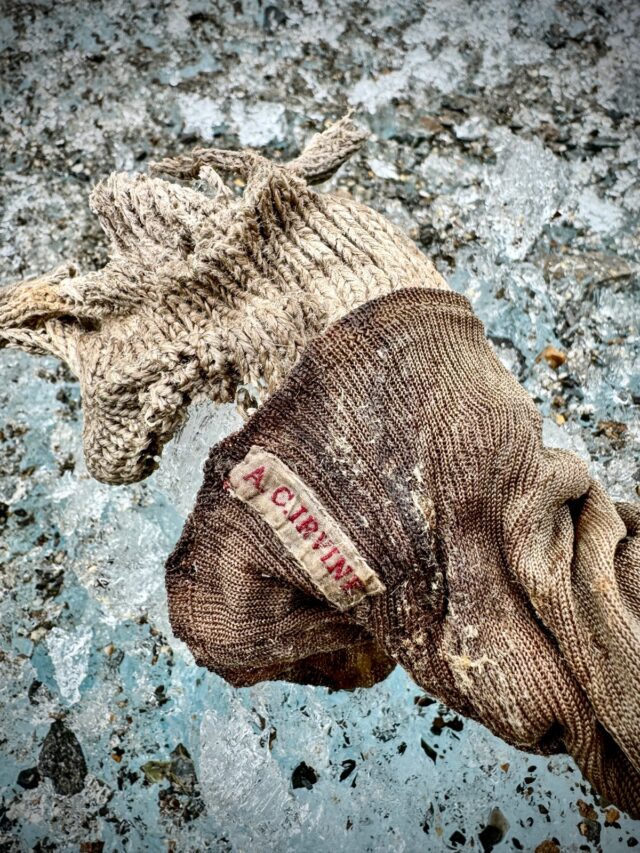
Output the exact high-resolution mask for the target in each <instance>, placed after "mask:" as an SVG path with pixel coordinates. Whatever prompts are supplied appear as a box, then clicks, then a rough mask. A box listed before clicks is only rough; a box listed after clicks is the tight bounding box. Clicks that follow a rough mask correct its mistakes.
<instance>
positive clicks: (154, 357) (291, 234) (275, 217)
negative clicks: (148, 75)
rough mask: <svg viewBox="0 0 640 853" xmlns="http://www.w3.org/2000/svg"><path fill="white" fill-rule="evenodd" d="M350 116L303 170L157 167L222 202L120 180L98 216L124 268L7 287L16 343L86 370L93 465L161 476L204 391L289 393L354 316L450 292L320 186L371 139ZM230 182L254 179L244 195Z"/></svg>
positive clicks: (146, 180) (249, 160)
mask: <svg viewBox="0 0 640 853" xmlns="http://www.w3.org/2000/svg"><path fill="white" fill-rule="evenodd" d="M364 138H365V136H364V134H363V133H362V132H360V131H359V130H358V129H357V128H356V127H355V126H354V125H353V124H352V122H351V120H350V119H349V117H346V118H344V119H342V120H341V121H339V122H337V123H336V124H334V125H333V126H331V127H330V128H329V129H328V130H327V131H326V132H324V133H321V134H318V135H316V136H314V137H313V138H312V140H311V141H310V143H309V144H308V145H307V147H306V148H305V149H304V151H303V153H302V154H301V155H300V156H299V157H298V158H296V159H295V160H293V161H292V162H291V163H289V164H288V165H285V166H282V165H277V164H275V163H273V162H270V161H268V160H266V159H265V158H264V157H261V156H260V155H258V154H256V153H254V152H252V151H219V150H197V151H195V152H194V153H193V155H190V156H186V157H178V158H176V159H172V160H166V161H164V162H162V163H160V164H159V165H158V167H156V171H162V172H164V173H167V174H170V175H172V176H175V177H179V178H195V177H199V178H200V179H201V180H204V181H205V182H206V183H207V184H208V185H209V186H210V188H212V189H213V190H214V192H213V193H209V194H207V193H205V192H200V191H198V190H197V189H193V188H189V187H185V186H182V185H178V184H173V183H170V182H168V181H165V180H161V179H159V178H151V177H147V176H144V175H134V176H130V175H125V174H113V175H111V176H110V177H109V178H107V179H106V180H105V181H103V182H102V183H100V184H98V186H97V187H96V188H95V189H94V191H93V193H92V195H91V206H92V209H93V210H94V211H95V212H96V213H97V214H98V216H99V217H100V221H101V224H102V226H103V228H104V230H105V232H106V233H107V235H108V236H109V238H110V240H111V260H110V261H109V263H108V264H107V265H106V266H105V267H104V268H103V269H101V270H99V271H98V272H90V273H87V274H85V275H78V274H77V273H76V271H75V269H74V268H73V267H72V266H70V265H68V266H65V267H61V268H59V269H57V270H55V271H54V272H52V273H50V274H48V275H46V276H43V277H42V278H36V279H31V280H28V281H25V282H22V283H19V284H16V285H11V286H9V287H5V288H2V289H0V346H17V347H20V348H22V349H25V350H28V351H30V352H34V353H41V354H42V353H46V354H53V355H56V356H58V357H59V358H61V359H63V360H64V361H66V362H67V363H68V364H69V366H70V368H71V370H72V371H73V372H74V373H75V374H76V375H77V376H78V378H79V380H80V385H81V391H82V401H83V408H84V450H85V458H86V462H87V467H88V469H89V471H90V472H91V473H92V474H93V476H94V477H96V478H97V479H98V480H102V481H103V482H107V483H128V482H135V481H137V480H141V479H143V478H144V477H146V476H148V475H149V474H150V473H151V472H152V470H153V469H154V468H155V467H156V464H157V457H158V455H159V454H160V452H161V450H162V448H163V446H164V444H165V443H166V442H167V441H168V440H169V439H170V438H171V436H172V435H173V434H174V433H175V431H176V429H177V428H178V427H179V426H180V425H181V424H182V423H183V421H184V419H185V417H186V413H187V408H188V406H189V404H190V403H191V401H192V400H193V399H194V398H196V397H198V396H202V395H204V396H207V397H209V398H211V399H212V400H214V401H216V402H228V401H232V400H233V399H234V397H235V394H236V390H237V388H238V386H239V385H242V384H244V383H251V384H253V385H254V386H256V387H257V388H258V390H259V393H260V394H261V397H262V398H264V397H265V396H266V395H268V394H269V393H271V392H272V391H273V390H275V389H276V388H277V387H278V385H279V383H280V382H281V380H282V379H283V377H284V376H285V375H286V373H287V372H288V371H289V370H290V368H291V366H292V365H293V364H294V362H295V361H296V360H297V359H298V357H299V355H300V353H301V352H302V350H303V348H304V347H305V345H306V344H307V342H308V341H309V340H310V339H311V338H313V337H315V336H316V335H318V334H319V333H320V332H322V331H323V330H324V329H325V328H326V327H327V326H328V325H329V324H331V323H332V322H333V321H335V320H337V319H338V318H340V317H341V316H343V315H345V314H347V313H348V312H349V311H351V310H352V309H353V308H355V307H357V306H358V305H360V304H362V303H365V302H367V301H369V300H371V299H373V298H375V297H377V296H381V295H384V294H386V293H390V292H391V291H395V290H398V289H401V288H406V287H436V288H446V284H445V282H444V280H443V279H442V278H441V277H440V275H439V274H438V273H437V272H436V270H435V268H434V266H433V264H432V263H431V262H430V261H429V260H427V259H426V258H425V257H424V256H423V255H422V254H420V252H419V251H418V250H417V249H416V248H415V246H414V245H413V243H412V242H411V241H410V240H409V239H408V238H407V237H405V236H404V235H402V234H401V233H400V232H399V231H397V230H396V229H395V228H394V227H393V226H392V225H391V224H390V223H389V222H387V221H386V220H385V219H384V218H383V217H382V216H380V215H379V214H378V213H376V212H375V211H373V210H371V209H370V208H367V207H365V206H363V205H361V204H358V203H356V202H354V201H351V200H349V199H348V198H344V197H342V196H338V195H334V194H331V193H327V194H323V195H320V194H318V193H316V192H314V191H313V190H312V189H310V186H309V185H310V184H313V183H317V182H319V181H322V180H325V179H326V178H327V177H329V176H330V175H331V174H333V172H335V170H336V169H337V168H338V167H339V166H340V165H341V164H342V163H343V162H344V161H345V160H346V159H347V158H348V157H349V156H350V155H351V154H352V153H353V152H354V151H356V150H357V149H358V147H359V146H360V145H361V144H362V142H363V141H364ZM219 172H230V173H233V174H235V175H237V176H240V177H241V178H243V179H244V181H245V182H246V186H245V189H244V193H243V195H242V197H241V198H237V197H236V196H234V194H233V193H232V192H231V191H230V190H229V189H228V188H227V187H226V186H225V184H224V183H223V181H222V178H221V177H220V176H219Z"/></svg>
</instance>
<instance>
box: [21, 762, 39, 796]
mask: <svg viewBox="0 0 640 853" xmlns="http://www.w3.org/2000/svg"><path fill="white" fill-rule="evenodd" d="M16 782H17V783H18V785H20V787H21V788H25V789H26V790H31V789H33V788H37V787H38V785H39V784H40V773H39V772H38V768H37V767H27V768H25V769H24V770H21V771H20V772H19V773H18V778H17V780H16Z"/></svg>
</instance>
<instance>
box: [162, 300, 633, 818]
mask: <svg viewBox="0 0 640 853" xmlns="http://www.w3.org/2000/svg"><path fill="white" fill-rule="evenodd" d="M354 555H355V556H354ZM321 570H324V577H323V575H322V571H321ZM372 575H373V577H372ZM166 583H167V590H168V596H169V609H170V618H171V623H172V626H173V629H174V631H175V633H176V634H177V635H178V636H179V637H181V638H183V639H184V640H185V641H186V642H187V643H188V644H189V646H190V648H191V649H192V651H193V653H194V655H195V658H196V661H197V662H198V663H199V664H200V665H203V666H206V667H209V668H210V669H212V670H215V671H216V672H218V673H220V674H221V675H222V676H223V677H224V678H226V679H228V680H229V681H230V682H232V683H233V684H235V685H249V684H253V683H254V682H256V681H259V680H262V679H268V678H291V679H293V680H302V681H309V682H311V683H326V684H331V685H333V686H335V685H336V684H337V685H338V686H342V682H343V679H344V684H345V685H347V686H353V685H354V684H367V683H371V682H372V681H374V680H375V679H376V678H379V677H382V676H383V675H384V674H385V672H386V671H387V670H388V668H389V666H390V665H391V661H397V662H398V663H399V664H401V665H402V666H403V667H405V668H406V670H407V671H408V672H409V673H410V674H411V675H412V677H413V678H414V679H415V681H416V682H417V683H418V684H419V685H420V686H421V687H422V688H424V689H425V690H426V691H428V692H429V693H430V694H432V695H433V696H435V697H436V698H437V699H439V700H441V701H442V702H445V703H446V704H447V705H449V706H450V707H451V708H453V709H455V710H456V711H457V712H459V713H461V714H464V715H466V716H468V717H471V718H473V719H475V720H478V721H480V722H482V723H483V724H484V725H486V726H487V727H488V728H489V729H490V730H491V731H492V732H494V733H495V734H496V735H498V736H500V737H501V738H503V739H504V740H506V741H508V742H509V743H512V744H515V745H516V746H518V747H520V748H522V749H525V750H530V751H534V752H539V753H543V754H549V753H554V752H564V751H566V752H568V753H569V754H571V755H572V756H573V757H574V759H575V761H576V762H577V764H578V766H579V767H580V769H581V770H582V772H583V773H584V775H585V777H586V778H587V779H588V780H589V781H590V782H591V783H593V785H594V786H595V787H596V789H597V790H598V791H599V792H600V793H601V794H602V795H604V796H605V797H606V798H607V799H609V800H610V801H612V802H614V803H616V804H617V805H618V806H620V807H621V808H623V809H625V810H626V811H628V812H629V813H631V814H632V815H635V816H636V817H640V775H639V772H640V622H639V620H640V595H639V590H640V508H639V507H638V506H635V505H630V504H614V503H613V502H612V501H611V500H610V499H609V498H608V497H607V495H606V494H605V492H604V491H603V489H602V487H601V486H600V485H599V484H598V483H597V482H595V481H593V480H592V479H591V478H590V476H589V474H588V471H587V468H586V466H585V464H584V463H583V462H582V461H581V460H580V459H579V458H578V457H576V456H575V455H573V454H571V453H569V452H567V451H563V450H557V449H546V448H545V447H544V446H543V445H542V440H541V418H540V416H539V414H538V413H537V411H536V409H535V407H534V405H533V403H532V402H531V400H530V398H529V397H528V395H527V394H526V393H525V391H524V390H523V389H522V388H521V387H520V386H519V385H518V383H517V382H516V380H515V379H514V378H513V377H512V376H511V375H510V374H509V373H508V372H507V371H506V370H505V368H504V367H503V366H502V365H501V363H500V362H499V360H498V359H497V358H496V356H495V355H494V354H493V352H492V350H491V348H490V346H489V344H488V343H487V341H486V338H485V336H484V332H483V327H482V325H481V323H480V322H479V321H478V320H477V319H476V318H475V317H474V315H473V313H472V311H471V308H470V306H469V303H468V302H467V300H466V299H464V298H463V297H462V296H460V295H458V294H455V293H452V292H450V291H445V290H435V289H424V290H419V289H408V290H404V291H399V292H396V293H393V294H390V295H388V296H383V297H381V298H379V299H376V300H374V301H372V302H370V303H369V304H367V305H364V306H361V307H359V308H358V309H356V310H355V311H353V312H352V313H351V314H349V315H348V316H347V317H345V318H343V319H342V320H340V321H339V322H337V323H335V324H334V325H332V326H331V327H330V328H329V329H328V330H327V331H326V332H325V333H324V334H323V335H321V336H320V337H318V338H317V339H316V340H315V341H313V342H312V343H311V344H310V345H309V346H308V347H307V349H306V351H305V353H304V354H303V356H302V359H301V360H300V361H299V362H298V364H297V365H296V366H295V367H294V368H293V370H292V371H291V373H290V375H289V376H288V377H287V379H286V381H285V382H284V384H283V385H282V387H281V388H280V389H279V390H278V391H277V392H276V393H275V394H274V395H273V396H272V397H271V398H270V399H269V400H268V401H267V402H266V403H265V405H264V406H263V407H261V408H260V409H259V410H258V411H257V413H256V414H255V415H254V416H253V417H252V418H251V419H250V420H249V421H248V423H247V424H246V425H245V427H244V428H243V429H242V430H240V431H239V432H237V433H236V434H234V435H233V436H230V437H229V438H228V439H226V440H224V441H223V442H222V443H221V444H219V445H218V446H216V447H214V448H213V450H212V451H211V454H210V458H209V461H208V463H207V465H206V468H205V477H204V483H203V486H202V488H201V490H200V493H199V495H198V498H197V502H196V506H195V509H194V511H193V513H192V515H191V516H190V518H189V519H188V521H187V523H186V526H185V529H184V531H183V534H182V537H181V539H180V541H179V543H178V545H177V546H176V549H175V551H174V553H173V554H172V555H171V557H170V559H169V560H168V563H167V571H166ZM331 584H333V586H331ZM338 653H339V654H341V655H342V656H343V658H344V661H345V670H344V673H342V672H341V671H340V669H339V667H340V666H341V663H340V659H339V658H338V657H337V655H338ZM385 656H386V661H385Z"/></svg>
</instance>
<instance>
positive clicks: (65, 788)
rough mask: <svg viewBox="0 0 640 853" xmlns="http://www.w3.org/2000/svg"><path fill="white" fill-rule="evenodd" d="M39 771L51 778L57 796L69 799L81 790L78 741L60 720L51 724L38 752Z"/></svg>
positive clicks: (82, 775) (84, 772) (84, 770)
mask: <svg viewBox="0 0 640 853" xmlns="http://www.w3.org/2000/svg"><path fill="white" fill-rule="evenodd" d="M38 769H39V770H40V773H41V774H42V775H43V776H48V777H49V778H50V779H51V781H52V783H53V788H54V790H55V792H56V794H61V795H62V796H65V797H68V796H71V795H72V794H77V793H79V792H80V791H81V790H82V789H83V788H84V780H85V777H86V775H87V763H86V761H85V760H84V753H83V751H82V747H81V746H80V742H79V740H78V738H77V737H76V736H75V734H74V733H73V732H72V731H71V729H69V728H67V726H66V725H65V724H64V723H63V722H62V720H55V721H54V722H53V723H52V724H51V728H50V729H49V732H48V734H47V736H46V737H45V739H44V742H43V744H42V749H41V750H40V758H39V761H38Z"/></svg>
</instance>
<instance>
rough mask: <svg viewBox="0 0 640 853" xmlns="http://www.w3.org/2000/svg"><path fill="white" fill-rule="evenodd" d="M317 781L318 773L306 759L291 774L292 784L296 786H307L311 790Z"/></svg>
mask: <svg viewBox="0 0 640 853" xmlns="http://www.w3.org/2000/svg"><path fill="white" fill-rule="evenodd" d="M317 781H318V774H317V773H316V771H315V770H314V769H313V767H309V765H308V764H306V763H305V762H304V761H301V762H300V764H298V766H297V767H296V768H295V770H294V771H293V773H292V774H291V785H292V787H294V788H306V789H307V791H310V790H311V789H312V788H313V786H314V785H315V784H316V782H317Z"/></svg>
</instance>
